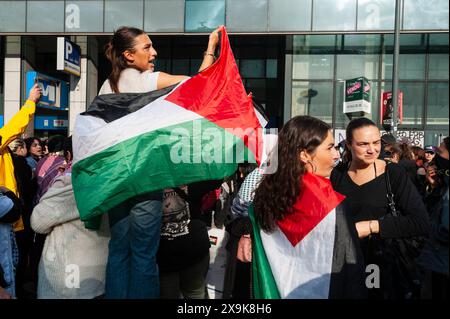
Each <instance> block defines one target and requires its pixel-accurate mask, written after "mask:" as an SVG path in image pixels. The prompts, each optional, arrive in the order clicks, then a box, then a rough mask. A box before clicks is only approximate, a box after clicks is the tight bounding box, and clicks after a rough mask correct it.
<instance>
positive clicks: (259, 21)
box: [226, 0, 267, 32]
mask: <svg viewBox="0 0 450 319" xmlns="http://www.w3.org/2000/svg"><path fill="white" fill-rule="evenodd" d="M226 17H227V28H228V29H229V30H230V31H246V32H251V31H267V0H246V1H242V0H228V1H227V15H226Z"/></svg>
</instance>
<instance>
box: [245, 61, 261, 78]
mask: <svg viewBox="0 0 450 319" xmlns="http://www.w3.org/2000/svg"><path fill="white" fill-rule="evenodd" d="M265 64H266V61H265V60H247V59H241V60H240V62H239V66H240V73H241V76H242V77H243V78H265V77H266V65H265Z"/></svg>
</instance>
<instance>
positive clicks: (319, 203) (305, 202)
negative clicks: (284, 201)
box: [277, 173, 345, 247]
mask: <svg viewBox="0 0 450 319" xmlns="http://www.w3.org/2000/svg"><path fill="white" fill-rule="evenodd" d="M344 199H345V196H344V195H342V194H340V193H338V192H336V191H335V190H334V189H333V187H332V186H331V182H330V180H329V179H327V178H325V177H321V176H317V175H314V174H311V173H306V174H305V175H304V176H303V180H302V186H301V191H300V195H299V196H298V198H297V201H296V203H295V204H294V206H293V207H292V213H291V214H287V215H286V216H285V218H284V219H283V220H281V221H278V222H277V224H278V227H280V230H281V231H282V232H283V233H284V235H285V236H286V237H287V239H288V240H289V241H290V242H291V244H292V246H294V247H295V246H296V245H297V244H298V243H299V242H300V241H302V239H303V238H305V237H306V236H307V235H308V234H309V233H310V232H311V231H312V230H313V229H314V228H315V227H316V226H317V225H318V224H319V223H320V222H321V221H322V220H323V219H324V218H325V217H326V216H327V215H328V214H329V213H330V212H331V211H332V210H333V209H335V208H336V207H337V206H338V205H339V204H340V203H341V202H342V201H343V200H344Z"/></svg>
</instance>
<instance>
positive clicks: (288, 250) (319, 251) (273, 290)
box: [249, 173, 347, 299]
mask: <svg viewBox="0 0 450 319" xmlns="http://www.w3.org/2000/svg"><path fill="white" fill-rule="evenodd" d="M343 200H344V196H343V195H341V194H339V193H337V192H335V191H334V190H333V187H332V186H331V183H330V181H329V180H328V179H327V178H324V177H320V176H317V175H314V174H310V173H306V174H305V175H304V177H303V180H302V190H301V193H300V195H299V197H298V199H297V201H296V203H295V204H294V206H293V208H292V213H291V214H288V215H286V217H285V218H284V219H283V220H281V221H279V222H277V226H276V229H275V231H274V232H272V233H270V234H268V233H266V232H264V231H263V230H261V229H260V227H259V226H258V224H257V222H256V220H255V217H254V212H253V207H251V208H250V211H249V215H250V219H251V221H252V226H253V234H254V241H253V287H254V297H255V298H257V299H279V298H283V299H284V298H288V299H327V298H329V297H330V296H332V295H333V291H331V290H332V289H333V285H332V282H331V281H332V276H331V274H332V272H333V261H334V260H335V255H336V254H339V253H340V252H339V250H337V249H335V241H336V229H337V224H338V223H340V222H343V221H342V220H339V219H342V218H343V217H342V216H341V215H340V214H339V215H337V214H336V208H337V207H338V206H339V205H340V204H341V202H342V201H343ZM344 223H345V221H344ZM343 236H347V233H344V234H343ZM343 240H345V239H343Z"/></svg>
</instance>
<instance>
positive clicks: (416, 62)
mask: <svg viewBox="0 0 450 319" xmlns="http://www.w3.org/2000/svg"><path fill="white" fill-rule="evenodd" d="M392 61H393V60H392V55H390V54H389V55H383V63H382V70H381V72H382V78H383V79H387V80H391V79H392V67H393V62H392ZM398 76H399V78H400V79H402V80H423V79H424V78H425V55H422V54H400V58H399V69H398Z"/></svg>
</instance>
